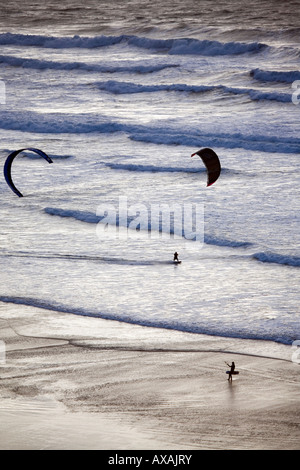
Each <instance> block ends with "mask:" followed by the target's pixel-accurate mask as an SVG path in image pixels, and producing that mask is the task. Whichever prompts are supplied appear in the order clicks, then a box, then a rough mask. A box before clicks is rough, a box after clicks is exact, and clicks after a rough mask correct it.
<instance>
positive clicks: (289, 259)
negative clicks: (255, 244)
mask: <svg viewBox="0 0 300 470" xmlns="http://www.w3.org/2000/svg"><path fill="white" fill-rule="evenodd" d="M253 258H254V259H256V260H258V261H261V262H262V263H276V264H284V265H287V266H293V267H299V266H300V257H299V256H291V255H283V254H279V253H271V252H260V253H254V255H253Z"/></svg>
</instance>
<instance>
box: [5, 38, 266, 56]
mask: <svg viewBox="0 0 300 470" xmlns="http://www.w3.org/2000/svg"><path fill="white" fill-rule="evenodd" d="M120 43H127V44H128V45H130V46H134V47H139V48H142V49H150V50H153V51H156V52H166V53H168V54H171V55H204V56H217V55H237V54H246V53H257V52H261V51H262V50H263V49H265V48H267V47H268V46H267V45H266V44H262V43H259V42H251V43H244V42H227V43H222V42H219V41H210V40H199V39H193V38H182V39H176V38H175V39H153V38H147V37H140V36H134V35H120V36H103V35H102V36H95V37H81V36H77V35H76V36H73V37H54V36H42V35H28V34H13V33H3V34H0V45H18V46H35V47H44V48H55V49H67V48H88V49H91V48H92V49H94V48H98V47H107V46H113V45H116V44H120Z"/></svg>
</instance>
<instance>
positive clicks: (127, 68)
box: [0, 55, 178, 74]
mask: <svg viewBox="0 0 300 470" xmlns="http://www.w3.org/2000/svg"><path fill="white" fill-rule="evenodd" d="M0 64H4V65H8V66H11V67H23V68H31V69H37V70H45V69H53V70H66V71H70V70H78V71H84V72H99V73H120V72H131V73H141V74H146V73H154V72H159V71H161V70H164V69H166V68H170V67H178V66H177V65H176V64H158V63H157V62H156V63H149V64H145V63H143V64H141V63H138V64H137V63H136V62H134V63H133V64H127V65H105V64H87V63H85V62H57V61H52V60H40V59H28V58H23V57H15V56H10V55H1V56H0Z"/></svg>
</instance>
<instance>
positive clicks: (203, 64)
mask: <svg viewBox="0 0 300 470" xmlns="http://www.w3.org/2000/svg"><path fill="white" fill-rule="evenodd" d="M299 11H300V2H299V1H290V2H282V1H275V0H272V1H266V0H260V1H259V2H258V1H250V2H249V1H247V2H245V1H244V0H242V1H240V2H236V1H228V2H225V3H224V2H211V1H190V0H188V1H185V2H179V1H174V0H172V2H171V1H169V0H166V1H164V2H161V1H153V0H152V1H148V0H146V1H144V2H137V1H134V0H132V1H124V0H122V1H114V2H106V1H98V0H97V1H96V0H86V1H85V2H79V0H74V1H69V0H67V1H66V2H63V3H61V2H57V1H53V0H50V1H48V2H46V3H42V4H37V3H36V2H33V1H28V0H25V1H23V2H22V4H21V3H20V2H19V1H18V2H17V1H12V0H8V1H6V2H5V4H1V6H0V80H1V82H0V84H1V87H0V92H1V96H0V98H1V99H0V139H1V148H0V159H1V164H2V165H4V162H5V160H6V158H7V156H8V155H9V154H10V152H12V151H13V150H17V149H20V148H28V147H30V148H38V149H41V150H42V151H44V152H46V154H47V155H49V157H50V158H51V159H52V160H53V164H51V165H49V164H48V163H47V162H46V161H45V160H44V159H42V158H41V157H40V156H38V155H36V154H34V153H32V152H24V153H22V154H19V155H18V156H17V157H16V159H15V161H14V163H13V167H12V170H13V181H14V183H15V185H16V186H17V188H18V189H19V190H20V191H21V192H22V193H23V195H24V197H22V198H19V197H17V196H16V195H15V194H14V193H13V192H12V191H11V189H10V188H9V186H8V185H7V184H6V181H5V179H4V177H3V174H2V181H1V183H0V194H1V206H0V217H1V233H0V263H1V271H0V281H1V282H0V302H1V310H0V314H1V312H4V311H5V308H6V306H7V304H24V305H30V306H32V307H42V308H44V309H47V310H48V311H50V312H52V315H53V317H52V318H53V324H54V325H55V312H56V311H60V312H66V313H69V314H70V319H69V322H70V331H71V330H72V321H73V319H74V315H84V316H91V317H100V318H105V319H113V320H120V321H124V322H128V323H133V324H140V325H145V326H154V327H160V328H168V329H175V330H181V331H188V332H192V333H195V334H209V335H216V336H225V337H237V338H247V339H252V338H253V339H263V340H268V341H276V342H279V343H284V344H292V342H293V341H294V340H297V339H300V312H299V305H300V297H299V281H300V276H299V266H300V250H299V242H300V239H299V234H300V230H299V228H300V225H299V221H300V220H299V214H300V212H299V209H300V207H299V183H300V172H299V154H300V135H299V118H300V104H297V102H298V100H299V98H300V93H299V94H298V92H297V81H298V80H300V67H299V63H300V41H299V39H300V27H299ZM295 82H296V85H295ZM299 85H300V82H299ZM299 88H300V87H299ZM293 97H294V100H293V99H292V98H293ZM203 147H209V148H212V149H213V150H214V151H215V152H216V153H217V155H218V156H219V159H220V162H221V166H222V172H221V176H220V178H219V179H218V180H217V181H216V183H215V184H214V185H212V186H210V187H207V186H206V178H207V175H206V169H205V167H204V165H203V162H202V160H201V159H200V158H199V157H198V156H195V157H193V158H191V154H192V153H194V152H196V151H197V150H199V149H200V148H203ZM158 207H159V209H157V208H158ZM174 208H175V209H174ZM175 210H176V211H177V212H176V214H177V216H178V214H179V217H177V219H176V220H175ZM155 211H158V212H156V215H157V214H158V215H159V214H161V216H160V219H161V220H160V221H159V216H158V217H154V215H153V214H155ZM182 220H185V224H183V222H182ZM168 221H169V223H168ZM180 221H181V222H180ZM108 222H109V223H108ZM175 222H176V223H175ZM180 223H181V225H180ZM178 226H179V229H178ZM195 234H197V235H199V236H195ZM175 251H177V252H178V253H179V258H180V259H181V260H182V263H181V264H180V265H174V264H173V262H172V260H173V253H174V252H175Z"/></svg>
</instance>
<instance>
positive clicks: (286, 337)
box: [0, 295, 294, 345]
mask: <svg viewBox="0 0 300 470" xmlns="http://www.w3.org/2000/svg"><path fill="white" fill-rule="evenodd" d="M0 302H4V303H10V304H16V305H26V306H29V307H33V308H40V309H45V310H48V311H51V312H60V313H66V314H71V315H79V316H85V317H92V318H101V319H103V320H113V321H119V322H123V323H128V324H131V325H140V326H144V327H151V328H163V329H168V330H175V331H183V332H188V333H194V334H204V335H210V336H218V337H227V338H239V339H254V340H255V339H257V340H265V341H274V342H277V343H282V344H287V345H290V344H291V343H292V341H293V339H294V337H293V334H289V332H288V331H287V332H286V334H285V333H284V332H282V331H280V332H279V331H278V329H275V330H273V329H272V330H270V329H268V330H263V329H262V328H261V326H260V327H259V328H257V329H256V331H251V332H249V328H248V327H240V326H239V325H237V326H236V325H229V326H228V325H227V326H226V325H225V324H222V322H217V324H216V323H215V322H212V323H211V324H209V322H207V321H206V322H205V323H204V322H202V323H201V320H200V321H199V324H196V323H195V322H193V323H190V324H189V323H188V320H178V319H161V320H160V319H150V318H146V319H145V318H144V319H143V318H138V317H136V318H134V317H133V316H132V315H126V314H124V313H119V314H118V313H106V312H101V311H99V309H95V310H91V309H87V308H83V307H77V306H76V307H72V306H69V305H62V304H60V303H58V302H55V301H50V300H44V299H37V298H33V297H13V296H9V295H0Z"/></svg>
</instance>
